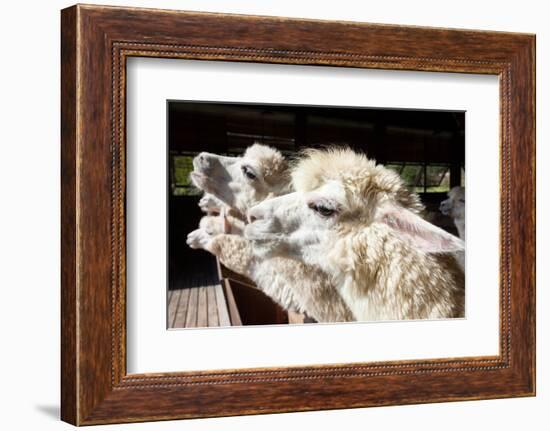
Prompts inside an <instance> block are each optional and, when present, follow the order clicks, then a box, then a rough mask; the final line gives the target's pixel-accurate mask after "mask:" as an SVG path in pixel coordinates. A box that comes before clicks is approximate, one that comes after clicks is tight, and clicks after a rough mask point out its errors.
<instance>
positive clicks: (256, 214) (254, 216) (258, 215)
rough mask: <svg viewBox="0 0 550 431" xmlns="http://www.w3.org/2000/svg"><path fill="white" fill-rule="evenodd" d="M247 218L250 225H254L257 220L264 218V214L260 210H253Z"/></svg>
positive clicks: (249, 211)
mask: <svg viewBox="0 0 550 431" xmlns="http://www.w3.org/2000/svg"><path fill="white" fill-rule="evenodd" d="M247 218H248V223H254V222H255V221H256V220H260V219H261V218H263V214H262V212H261V210H260V209H259V208H252V209H250V210H248V214H247Z"/></svg>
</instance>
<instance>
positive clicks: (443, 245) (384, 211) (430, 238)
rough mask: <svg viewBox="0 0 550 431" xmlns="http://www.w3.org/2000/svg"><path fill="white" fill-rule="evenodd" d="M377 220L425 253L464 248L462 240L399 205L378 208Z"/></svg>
mask: <svg viewBox="0 0 550 431" xmlns="http://www.w3.org/2000/svg"><path fill="white" fill-rule="evenodd" d="M377 220H378V221H380V222H382V223H384V224H386V225H388V226H389V227H390V228H391V229H392V230H394V231H395V232H396V233H397V235H398V236H399V237H401V238H403V239H406V240H409V241H410V242H411V243H412V244H413V245H414V246H415V247H417V248H419V249H420V250H422V251H424V252H426V253H451V252H456V251H463V250H464V241H462V240H461V239H460V238H458V237H456V236H454V235H451V234H450V233H448V232H446V231H444V230H443V229H441V228H439V227H437V226H435V225H433V224H431V223H429V222H427V221H426V220H424V219H423V218H422V217H420V216H419V215H417V214H415V213H413V212H412V211H409V210H407V209H405V208H403V207H400V206H393V205H387V206H384V207H383V208H381V209H380V211H379V213H378V214H377Z"/></svg>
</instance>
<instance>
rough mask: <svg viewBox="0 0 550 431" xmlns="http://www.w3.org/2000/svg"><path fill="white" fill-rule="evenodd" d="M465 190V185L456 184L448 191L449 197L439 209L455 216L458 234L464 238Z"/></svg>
mask: <svg viewBox="0 0 550 431" xmlns="http://www.w3.org/2000/svg"><path fill="white" fill-rule="evenodd" d="M465 195H466V193H465V190H464V187H460V186H456V187H453V188H452V189H451V190H449V193H447V196H448V198H447V199H445V200H444V201H443V202H441V204H440V205H439V211H441V212H442V213H443V214H445V215H447V216H450V217H452V218H453V220H454V222H455V226H456V229H457V230H458V235H459V236H460V238H461V239H462V240H466V236H465V232H466V229H465V202H466V201H465Z"/></svg>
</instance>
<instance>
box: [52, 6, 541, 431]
mask: <svg viewBox="0 0 550 431" xmlns="http://www.w3.org/2000/svg"><path fill="white" fill-rule="evenodd" d="M206 29H207V30H206ZM61 46H62V64H61V66H62V68H61V69H62V93H61V106H62V151H61V159H62V218H61V221H62V296H61V306H62V325H61V339H62V346H61V348H62V352H61V353H62V364H61V365H62V373H61V375H62V378H61V387H62V391H61V392H62V394H61V417H62V419H63V420H65V421H67V422H70V423H72V424H77V425H87V424H100V423H112V422H135V421H146V420H161V419H177V418H190V417H209V416H227V415H238V414H253V413H271V412H287V411H305V410H319V409H335V408H350V407H365V406H380V405H389V404H410V403H424V402H440V401H450V400H471V399H481V398H501V397H511V396H529V395H534V393H535V137H534V118H535V107H534V106H535V105H534V101H535V67H534V66H535V37H534V35H526V34H511V33H497V32H481V31H464V30H448V29H436V28H422V27H402V26H390V25H374V24H362V23H351V22H328V21H312V20H295V19H286V18H274V17H253V16H240V15H219V14H209V13H208V14H207V13H195V12H193V13H188V12H177V11H166V10H147V9H131V8H117V7H101V6H81V5H77V6H73V7H71V8H68V9H65V10H63V11H62V27H61ZM129 56H144V57H165V58H184V59H198V60H223V61H241V62H258V63H260V62H261V63H284V64H301V65H330V66H344V67H356V68H376V69H393V70H395V69H397V70H419V71H442V72H461V73H481V74H494V75H498V76H499V77H500V107H501V110H500V118H501V133H500V137H501V142H500V147H501V219H500V226H501V235H500V237H501V243H500V244H501V253H500V255H501V259H500V292H501V295H500V298H501V301H500V316H501V319H500V321H501V327H500V353H499V355H498V356H495V357H466V358H444V359H440V360H420V361H399V362H381V363H364V364H355V363H354V364H337V365H327V366H304V367H292V368H267V369H245V370H225V371H204V372H180V373H158V374H140V375H137V374H132V375H127V374H126V368H125V359H126V358H125V354H126V352H125V333H126V331H125V289H126V286H125V230H124V229H125V206H124V205H125V151H126V149H125V145H126V142H125V83H126V81H125V77H126V70H125V64H126V59H127V58H128V57H129Z"/></svg>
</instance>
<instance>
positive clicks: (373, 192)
mask: <svg viewBox="0 0 550 431" xmlns="http://www.w3.org/2000/svg"><path fill="white" fill-rule="evenodd" d="M292 182H293V185H294V188H295V190H296V191H295V192H293V193H290V194H287V195H284V196H279V197H276V198H273V199H268V200H266V201H264V202H262V203H260V204H259V205H257V206H255V207H253V208H252V209H250V210H249V212H248V217H249V221H250V224H249V225H247V227H246V229H245V235H246V236H247V238H249V239H250V240H252V241H253V243H254V246H255V250H256V251H257V252H258V253H260V254H263V255H267V256H273V255H287V256H291V257H295V258H297V259H299V260H303V261H305V262H307V263H310V264H317V265H319V264H320V265H322V264H323V262H324V261H325V260H326V256H327V253H329V252H330V250H332V249H334V248H335V245H336V244H337V243H339V242H340V241H342V240H343V239H345V238H351V237H354V236H357V235H362V234H364V233H365V232H366V231H367V230H368V229H372V228H373V227H374V228H378V229H379V230H380V229H382V230H385V231H388V232H389V234H393V235H395V236H397V237H398V238H401V239H403V240H404V241H408V242H410V243H411V245H412V246H415V247H417V248H418V249H420V250H423V251H425V252H428V253H430V252H432V253H439V252H451V251H457V250H460V249H462V248H463V243H462V241H460V239H458V238H456V237H454V236H452V235H450V234H448V233H447V232H445V231H443V230H442V229H439V228H438V227H436V226H434V225H432V224H430V223H428V222H427V221H425V220H424V219H422V218H421V217H420V216H419V215H418V213H419V212H420V211H421V210H422V208H423V207H422V204H421V203H420V200H419V198H418V195H416V194H414V193H411V192H410V191H409V190H408V189H407V188H406V186H405V185H404V183H403V181H402V180H401V178H400V177H399V175H398V174H397V173H395V172H393V171H391V170H389V169H386V168H384V167H383V166H381V165H376V163H375V162H374V161H372V160H369V159H367V158H366V156H364V155H362V154H358V153H355V152H353V151H352V150H349V149H329V150H322V151H321V150H310V151H308V152H306V155H305V157H304V158H303V159H302V160H301V161H299V162H298V164H297V165H296V167H295V168H294V170H293V173H292ZM365 237H368V235H366V236H365ZM367 246H368V245H367Z"/></svg>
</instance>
